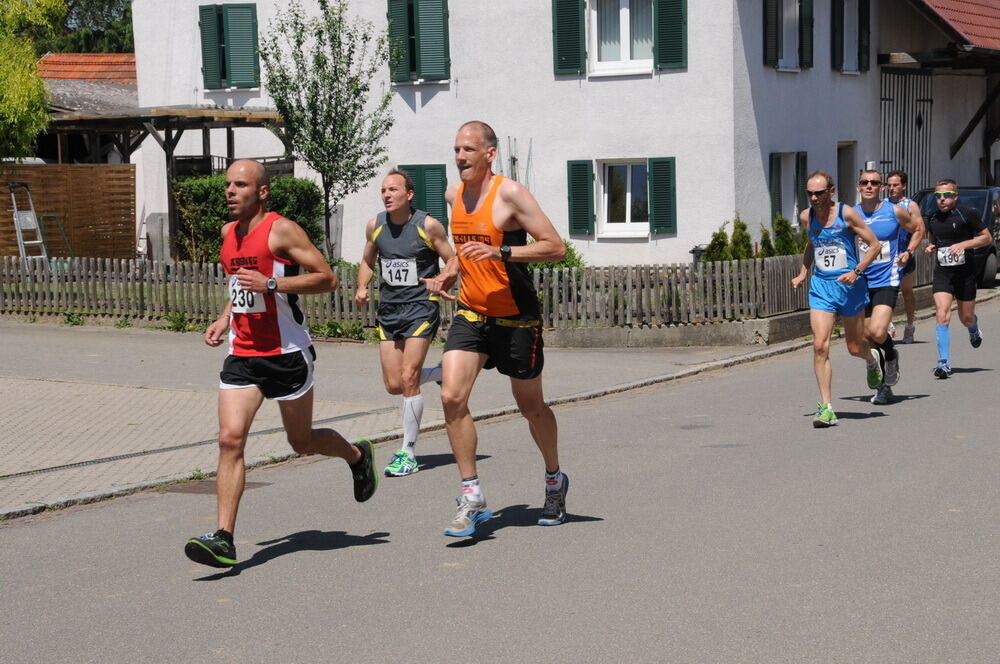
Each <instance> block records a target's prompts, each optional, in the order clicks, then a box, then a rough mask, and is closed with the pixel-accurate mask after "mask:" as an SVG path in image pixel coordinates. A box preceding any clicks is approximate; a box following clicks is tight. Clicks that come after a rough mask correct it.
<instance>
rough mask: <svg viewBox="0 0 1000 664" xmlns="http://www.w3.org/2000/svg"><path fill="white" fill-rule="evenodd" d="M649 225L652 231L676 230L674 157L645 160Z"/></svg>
mask: <svg viewBox="0 0 1000 664" xmlns="http://www.w3.org/2000/svg"><path fill="white" fill-rule="evenodd" d="M647 169H648V177H649V227H650V230H652V231H653V232H654V233H676V232H677V163H676V159H675V158H674V157H657V158H655V159H650V160H649V161H648V162H647Z"/></svg>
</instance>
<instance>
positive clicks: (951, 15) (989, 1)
mask: <svg viewBox="0 0 1000 664" xmlns="http://www.w3.org/2000/svg"><path fill="white" fill-rule="evenodd" d="M924 4H926V5H927V7H929V8H930V9H931V10H933V11H934V13H935V14H937V15H938V16H940V17H941V18H942V19H943V20H944V21H945V23H947V24H948V25H949V26H951V28H952V29H953V30H955V31H956V32H958V33H959V34H960V35H962V36H963V37H965V39H966V40H967V41H966V43H968V44H972V45H973V46H978V47H980V48H989V49H994V50H997V51H1000V0H925V2H924Z"/></svg>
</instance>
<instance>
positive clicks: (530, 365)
mask: <svg viewBox="0 0 1000 664" xmlns="http://www.w3.org/2000/svg"><path fill="white" fill-rule="evenodd" d="M543 346H544V344H543V343H542V323H541V321H540V320H538V319H537V318H535V319H532V318H531V317H522V316H512V317H505V318H493V317H490V316H483V315H481V314H478V313H476V312H474V311H470V310H469V309H459V310H458V311H456V312H455V319H454V321H453V322H452V324H451V328H450V329H449V330H448V340H447V341H446V342H445V344H444V352H446V353H447V352H448V351H449V350H465V351H471V352H473V353H481V354H483V355H486V356H487V360H486V364H485V365H484V368H485V369H492V368H494V367H496V370H497V371H499V372H500V373H502V374H503V375H504V376H510V377H511V378H520V379H522V380H527V379H530V378H536V377H537V376H539V375H541V373H542V366H543V365H544V364H545V355H544V353H543V352H542V349H543Z"/></svg>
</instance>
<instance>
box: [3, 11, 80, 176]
mask: <svg viewBox="0 0 1000 664" xmlns="http://www.w3.org/2000/svg"><path fill="white" fill-rule="evenodd" d="M65 11H66V5H65V3H64V2H63V0H3V2H2V3H0V159H5V158H13V159H18V158H21V157H28V156H31V154H32V153H33V152H34V147H35V139H36V137H37V136H38V134H40V133H41V132H43V131H45V127H47V126H48V123H49V108H48V103H47V101H46V94H45V87H44V86H43V85H42V81H41V79H40V78H38V70H37V69H36V66H35V61H36V60H37V56H38V47H37V42H38V40H39V39H41V38H44V37H45V36H46V35H49V34H51V33H52V30H53V29H54V26H56V25H57V24H58V22H59V21H60V20H61V18H62V16H63V15H64V14H65Z"/></svg>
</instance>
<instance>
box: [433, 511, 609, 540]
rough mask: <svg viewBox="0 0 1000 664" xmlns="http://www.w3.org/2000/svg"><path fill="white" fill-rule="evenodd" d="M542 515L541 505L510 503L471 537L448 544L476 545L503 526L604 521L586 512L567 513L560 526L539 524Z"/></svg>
mask: <svg viewBox="0 0 1000 664" xmlns="http://www.w3.org/2000/svg"><path fill="white" fill-rule="evenodd" d="M541 516H542V508H541V507H530V506H528V505H510V506H508V507H504V508H503V509H501V510H497V511H496V512H495V513H494V514H493V518H492V519H490V520H489V521H487V522H486V523H484V524H482V525H480V526H479V527H478V528H476V533H475V534H474V535H472V536H471V537H466V538H462V539H458V540H456V541H454V542H451V543H450V544H447V545H446V546H447V547H448V548H451V549H463V548H465V547H468V546H475V545H476V544H479V543H480V542H485V541H488V540H491V539H495V537H494V536H493V535H494V533H495V532H496V531H498V530H501V529H503V528H527V527H529V526H530V527H532V528H565V527H566V526H567V525H573V524H574V523H584V522H588V521H604V519H602V518H601V517H599V516H587V515H584V514H574V513H572V512H570V513H568V514H567V515H566V521H564V522H563V523H562V524H560V525H558V526H539V525H538V519H539V517H541Z"/></svg>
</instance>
